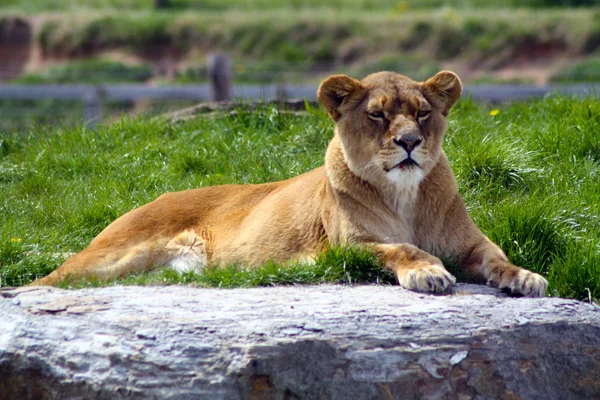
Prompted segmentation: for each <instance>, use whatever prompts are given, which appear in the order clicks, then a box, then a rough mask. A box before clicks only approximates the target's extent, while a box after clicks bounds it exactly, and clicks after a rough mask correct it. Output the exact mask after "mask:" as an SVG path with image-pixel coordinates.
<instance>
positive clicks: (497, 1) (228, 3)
mask: <svg viewBox="0 0 600 400" xmlns="http://www.w3.org/2000/svg"><path fill="white" fill-rule="evenodd" d="M165 3H166V5H167V6H166V8H167V9H199V10H229V9H238V10H240V9H241V10H249V9H250V10H256V9H261V10H263V9H292V10H297V9H306V8H319V9H322V8H338V9H339V8H351V9H355V10H374V9H399V10H407V9H415V8H416V9H423V8H439V7H454V8H460V9H466V8H496V9H497V8H517V7H520V8H523V7H531V8H543V7H588V6H598V5H600V1H599V0H404V1H402V0H401V1H398V0H328V1H321V0H167V1H166V2H165ZM154 6H155V2H154V0H37V1H32V0H4V1H3V2H2V5H0V8H6V9H16V10H24V11H28V12H43V11H57V10H60V11H63V10H80V9H100V10H104V9H130V10H131V9H132V10H148V9H152V8H154Z"/></svg>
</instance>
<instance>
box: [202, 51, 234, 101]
mask: <svg viewBox="0 0 600 400" xmlns="http://www.w3.org/2000/svg"><path fill="white" fill-rule="evenodd" d="M208 82H209V86H210V100H211V101H225V100H229V99H230V98H231V59H230V58H229V56H228V55H227V54H224V53H217V54H213V55H211V56H210V57H208Z"/></svg>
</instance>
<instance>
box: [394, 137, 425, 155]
mask: <svg viewBox="0 0 600 400" xmlns="http://www.w3.org/2000/svg"><path fill="white" fill-rule="evenodd" d="M394 143H396V144H397V145H398V146H400V147H402V148H403V149H404V150H406V152H407V153H410V152H411V151H413V150H414V148H415V147H417V146H418V145H419V144H421V139H420V138H419V137H418V136H416V135H405V136H402V137H400V138H394Z"/></svg>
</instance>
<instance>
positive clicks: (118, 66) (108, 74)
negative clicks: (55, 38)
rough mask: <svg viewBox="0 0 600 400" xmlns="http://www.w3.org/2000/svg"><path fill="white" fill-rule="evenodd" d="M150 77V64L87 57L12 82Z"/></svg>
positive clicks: (116, 80)
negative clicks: (132, 63) (124, 62)
mask: <svg viewBox="0 0 600 400" xmlns="http://www.w3.org/2000/svg"><path fill="white" fill-rule="evenodd" d="M151 77H152V66H150V65H148V64H144V65H133V66H130V65H126V64H123V63H121V62H116V61H110V60H102V59H87V60H76V61H71V62H70V63H68V64H64V65H56V66H53V67H50V68H48V69H47V70H45V71H41V72H36V73H30V74H25V75H21V76H20V77H18V78H17V79H15V80H13V83H21V84H58V83H87V84H105V83H119V82H145V81H147V80H149V79H150V78H151Z"/></svg>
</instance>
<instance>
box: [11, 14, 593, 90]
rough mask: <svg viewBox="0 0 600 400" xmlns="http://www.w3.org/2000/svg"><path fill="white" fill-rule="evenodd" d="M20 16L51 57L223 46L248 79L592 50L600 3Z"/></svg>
mask: <svg viewBox="0 0 600 400" xmlns="http://www.w3.org/2000/svg"><path fill="white" fill-rule="evenodd" d="M13 20H14V17H8V16H7V17H6V18H5V22H3V20H2V18H0V27H3V26H4V27H5V29H7V30H10V27H11V26H12V24H14V21H13ZM21 20H22V22H23V23H24V24H30V25H32V27H33V26H34V25H35V26H36V27H37V28H36V29H33V28H32V30H34V31H36V32H38V33H37V35H34V37H33V39H32V40H34V41H36V42H37V43H36V44H37V45H39V46H40V48H41V51H42V54H43V55H44V57H48V58H53V57H55V58H62V59H65V58H66V59H68V58H78V57H91V56H97V57H99V56H101V55H102V53H103V52H105V51H112V50H115V49H119V50H121V51H124V52H127V53H128V54H129V55H130V56H134V57H137V58H138V59H139V60H147V61H148V60H155V61H156V60H160V59H161V57H162V58H164V57H166V56H167V55H170V56H169V57H176V58H178V59H179V58H181V59H182V60H186V61H188V65H189V62H193V61H198V62H201V63H204V60H201V59H196V58H197V57H199V55H201V54H206V52H207V51H215V50H219V51H226V52H228V53H230V54H231V55H232V57H233V58H234V59H235V60H239V61H240V62H241V64H242V66H246V67H247V68H246V70H245V71H243V70H240V71H238V70H236V71H235V72H236V74H237V75H238V76H239V77H240V79H241V80H244V81H249V80H256V79H264V78H265V77H264V76H263V75H264V73H263V71H264V70H269V71H271V70H274V72H276V73H282V72H285V71H288V70H289V71H292V72H298V73H305V74H306V73H313V74H314V73H318V72H323V71H327V70H336V71H339V68H340V66H344V68H346V67H348V68H349V70H350V71H358V72H359V73H361V72H364V71H372V70H377V69H381V66H385V67H386V68H400V69H401V70H402V71H405V72H406V73H407V74H409V75H414V76H417V75H421V74H424V73H428V72H429V71H430V70H433V69H435V68H437V65H439V64H440V63H442V62H445V61H447V60H449V59H452V60H458V61H460V62H461V63H468V64H472V63H476V64H477V65H480V64H482V65H483V64H484V67H485V68H488V69H489V68H492V69H493V68H494V67H498V66H502V65H506V64H509V63H510V62H511V61H512V60H513V59H514V58H515V57H516V55H515V54H516V53H518V54H520V55H522V56H523V57H527V56H529V55H530V54H531V53H535V52H536V51H538V50H539V51H540V52H543V51H546V52H548V51H556V52H558V53H560V54H562V53H564V52H565V51H566V50H565V49H570V51H572V52H575V54H577V55H581V56H586V55H589V54H591V53H593V52H594V51H595V50H597V49H598V48H600V47H599V46H600V40H599V38H600V22H599V21H600V11H598V10H597V9H594V10H587V9H585V10H583V9H578V10H574V9H569V10H554V9H550V10H528V9H518V10H510V9H507V10H501V11H492V10H486V9H483V10H480V9H477V10H464V11H463V10H460V11H458V10H454V9H436V10H435V11H433V12H432V11H430V10H411V11H409V12H400V11H398V10H396V9H390V10H388V9H385V8H381V9H377V10H374V11H372V12H364V11H360V10H358V9H352V8H348V7H345V8H343V9H342V10H319V9H310V8H309V9H304V10H299V11H295V10H290V9H278V10H270V11H269V12H264V11H262V10H260V11H257V9H253V10H247V11H243V10H239V9H236V10H231V11H227V12H218V11H215V12H211V11H207V12H198V11H173V12H152V11H147V10H146V11H144V10H141V11H131V12H128V13H123V12H115V11H110V10H108V11H102V12H89V13H78V12H72V13H70V12H67V13H56V14H45V15H40V16H39V17H37V18H36V19H35V21H33V20H32V19H31V18H29V17H27V16H25V17H21ZM399 54H400V55H401V56H399ZM570 54H571V53H570ZM242 69H243V68H242ZM204 75H205V74H204V73H203V70H202V68H196V70H194V68H192V69H190V70H188V71H186V70H185V66H181V69H180V71H179V77H180V80H182V81H186V80H187V81H193V80H198V79H200V80H202V79H204V78H203V77H204Z"/></svg>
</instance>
